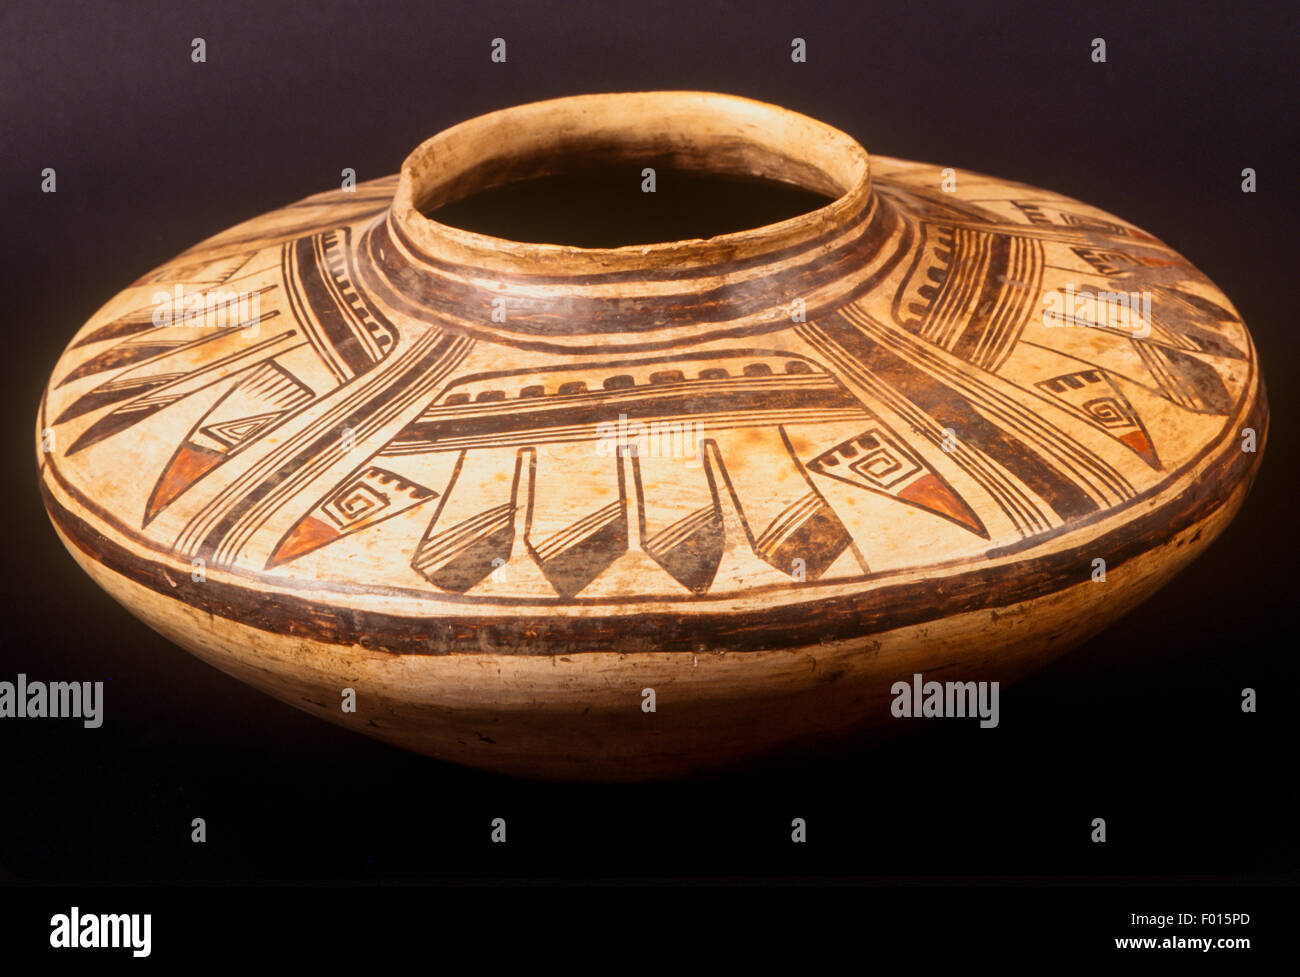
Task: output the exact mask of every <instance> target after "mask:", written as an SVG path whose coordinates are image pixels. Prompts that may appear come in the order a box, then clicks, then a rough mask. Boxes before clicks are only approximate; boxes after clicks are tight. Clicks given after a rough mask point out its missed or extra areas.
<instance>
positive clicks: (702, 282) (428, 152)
mask: <svg viewBox="0 0 1300 977" xmlns="http://www.w3.org/2000/svg"><path fill="white" fill-rule="evenodd" d="M648 159H654V160H668V161H670V162H671V164H672V165H673V166H675V167H680V168H683V169H689V170H695V171H703V172H708V173H714V174H726V175H735V176H743V177H748V178H759V179H764V180H774V181H780V182H784V183H787V184H793V185H796V186H799V187H801V188H803V189H807V190H811V191H815V192H817V193H821V194H823V195H825V196H826V197H828V198H831V199H830V202H828V203H827V204H826V205H825V206H823V207H819V208H817V209H815V210H812V211H809V212H807V213H804V214H800V215H798V216H796V217H793V218H790V219H788V220H784V221H780V222H779V223H775V224H768V225H766V226H762V227H756V228H753V229H748V230H743V231H738V232H735V233H729V234H721V235H718V236H716V237H711V238H705V239H693V240H685V241H671V242H665V243H656V244H644V245H630V246H625V247H618V248H579V247H571V246H567V245H559V244H539V243H529V242H521V241H511V240H507V239H504V238H497V237H491V236H488V235H485V234H480V233H476V232H474V231H468V230H464V229H462V228H458V227H453V226H450V225H448V224H443V223H440V222H438V221H437V220H434V219H433V218H431V217H429V216H427V215H428V214H429V213H432V212H435V211H436V210H437V208H438V207H440V206H442V205H444V204H447V203H450V202H452V201H455V200H459V199H462V198H464V197H467V196H469V195H471V194H473V193H476V192H478V191H481V190H485V189H488V188H491V187H495V186H500V185H502V184H505V183H510V182H514V181H518V180H525V179H530V178H535V177H538V176H545V175H550V174H553V173H556V172H560V171H563V170H564V169H565V168H566V167H573V168H578V167H580V166H590V165H593V164H605V163H618V162H636V161H642V160H648ZM882 207H883V204H882V202H881V201H880V200H879V199H878V198H877V197H876V196H875V195H874V194H873V193H872V190H871V181H870V173H869V160H868V157H867V153H866V151H865V150H864V149H863V148H862V147H861V146H860V145H859V144H858V143H857V142H856V141H855V140H853V139H852V138H851V137H849V136H848V135H846V134H845V133H843V132H840V131H839V130H837V129H834V128H832V127H831V126H828V125H825V124H824V123H821V122H817V121H816V120H814V119H810V118H808V117H807V116H803V115H800V114H798V113H795V112H790V111H787V110H785V109H781V108H778V107H776V106H772V105H767V104H764V103H761V102H754V101H751V100H749V99H743V98H737V97H734V96H725V95H714V94H708V93H701V92H636V93H624V94H609V95H581V96H574V97H569V98H560V99H554V100H551V101H546V102H536V103H532V104H528V105H522V106H518V107H515V108H510V109H505V110H503V111H499V112H493V113H490V114H488V115H484V116H480V117H478V118H475V119H471V120H469V121H467V122H464V123H461V124H460V125H457V126H454V127H452V128H450V129H447V130H445V131H444V132H442V133H439V134H438V135H436V136H434V137H432V138H431V139H428V140H426V141H425V142H423V143H421V144H420V145H419V146H418V147H417V148H416V149H415V151H414V152H412V153H411V154H410V156H408V157H407V159H406V161H405V162H404V164H403V166H402V171H401V175H400V177H399V182H398V187H397V192H396V194H395V195H394V198H393V202H392V205H391V207H390V208H389V210H388V212H387V213H386V214H385V215H384V216H383V217H382V218H381V219H380V220H379V221H378V222H376V224H375V225H374V226H373V227H372V228H371V229H370V232H369V233H368V235H367V238H368V240H367V241H366V242H365V244H364V245H363V250H367V249H368V255H363V259H365V258H367V257H368V259H369V264H371V266H372V268H371V271H372V273H373V274H375V275H377V276H378V277H379V278H380V279H382V282H383V284H384V285H386V286H387V288H385V289H384V290H385V291H389V290H391V291H392V292H393V293H395V294H396V296H397V297H398V298H399V299H400V300H401V301H402V302H404V303H407V304H409V305H410V306H412V307H413V308H410V309H408V310H407V311H410V312H412V313H413V314H415V310H417V309H418V310H422V311H423V312H424V313H425V314H427V315H432V316H436V317H450V318H452V319H455V320H458V321H460V322H461V324H462V325H465V326H467V327H469V328H474V327H476V326H477V327H482V328H485V329H486V330H487V331H489V332H498V333H503V334H511V335H525V336H532V337H535V338H537V339H538V341H539V342H550V343H554V344H558V345H562V346H571V345H573V344H575V343H577V342H580V341H584V340H583V339H582V338H581V337H586V338H588V339H589V337H591V336H603V337H606V345H608V344H610V343H611V342H612V343H613V344H615V345H623V344H627V343H635V342H636V341H637V337H639V336H640V337H643V336H644V335H645V334H647V333H650V332H653V333H655V334H656V338H657V339H658V340H662V339H664V338H666V336H668V335H671V334H675V333H678V332H681V333H682V334H683V335H691V334H693V335H694V337H695V338H697V339H698V338H699V336H700V335H701V334H702V332H703V333H707V332H708V331H709V329H710V328H714V329H715V330H716V329H720V328H735V327H741V326H757V325H762V324H764V323H768V324H773V325H775V324H784V323H788V322H789V321H790V318H791V311H790V310H791V307H792V305H794V304H795V303H796V302H803V303H804V306H805V307H807V306H808V305H810V304H815V303H817V302H819V301H821V300H823V299H824V298H826V297H827V296H828V295H829V294H830V293H832V292H834V291H835V286H836V283H837V282H840V281H842V280H844V279H845V276H846V273H850V277H851V271H852V270H853V269H855V268H859V267H862V266H863V264H864V263H869V262H870V260H871V257H872V255H873V254H874V253H876V252H877V251H878V250H879V248H880V246H881V245H882V243H883V240H884V238H886V237H888V229H887V228H886V227H885V226H884V225H885V223H887V222H885V221H882V219H881V218H882V215H881V210H882Z"/></svg>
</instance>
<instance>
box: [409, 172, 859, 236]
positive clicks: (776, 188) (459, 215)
mask: <svg viewBox="0 0 1300 977" xmlns="http://www.w3.org/2000/svg"><path fill="white" fill-rule="evenodd" d="M521 162H523V164H524V165H523V166H522V167H521V171H522V172H536V171H538V170H540V171H541V175H533V176H519V175H515V174H510V175H507V176H506V177H505V179H504V180H503V182H500V183H497V184H495V185H493V186H487V187H479V188H477V189H474V190H472V191H470V192H469V193H468V194H467V195H466V196H463V197H461V198H459V199H456V200H451V201H448V202H446V203H443V204H436V203H435V204H425V205H424V206H422V207H421V208H420V212H421V213H422V214H423V215H424V216H425V217H428V218H430V219H431V220H433V221H436V222H437V223H440V224H446V225H448V226H450V227H456V228H459V229H461V230H464V231H472V232H474V233H477V234H484V235H489V236H491V237H496V238H503V239H506V240H510V241H521V242H527V243H533V244H558V245H568V246H571V247H577V248H589V249H590V248H622V247H630V246H633V245H641V244H662V243H664V242H669V241H683V240H688V239H692V238H713V237H718V236H720V235H724V234H735V233H737V232H741V231H747V230H752V229H754V228H758V227H762V226H764V225H767V224H776V223H779V222H781V221H786V220H790V219H791V218H794V217H799V216H800V215H802V214H807V213H810V212H812V211H814V210H818V209H820V208H821V207H825V206H826V205H827V204H829V203H831V201H832V200H834V199H835V198H834V197H832V196H828V195H827V194H825V193H820V192H818V191H815V190H808V189H805V188H804V187H801V186H798V185H796V184H793V183H786V182H783V181H779V180H773V179H768V178H765V177H761V176H752V175H750V174H747V173H746V174H735V173H728V172H717V171H716V170H713V169H688V168H685V167H683V166H681V165H680V164H679V163H678V162H677V161H676V160H674V159H673V158H671V157H655V158H645V157H643V158H641V159H639V160H630V161H629V160H625V159H619V158H618V157H617V154H611V157H610V158H608V159H605V158H602V157H601V156H600V155H598V154H596V153H588V154H585V155H583V156H581V157H575V156H568V157H564V158H560V159H544V160H524V161H521Z"/></svg>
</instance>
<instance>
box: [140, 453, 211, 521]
mask: <svg viewBox="0 0 1300 977" xmlns="http://www.w3.org/2000/svg"><path fill="white" fill-rule="evenodd" d="M225 457H226V456H225V455H224V454H222V453H221V452H220V451H213V450H212V449H210V448H203V447H200V446H199V445H196V444H191V443H189V442H188V441H186V442H184V443H182V444H181V446H180V447H179V448H177V449H176V454H174V455H172V460H171V461H169V462H168V463H167V468H166V470H165V471H164V472H163V473H162V476H161V477H160V478H159V479H158V481H157V483H156V484H155V485H154V487H153V494H152V495H150V496H149V503H148V505H146V506H145V510H144V525H146V526H147V525H149V523H150V522H152V521H153V518H154V516H156V515H158V513H160V512H162V510H163V509H165V508H167V506H169V505H170V504H171V503H172V502H173V501H175V499H177V498H178V497H179V496H180V495H181V493H182V492H184V491H185V490H186V489H187V488H189V487H190V486H191V485H193V484H194V483H195V482H197V481H198V480H199V479H200V478H202V477H203V476H204V475H206V474H207V473H208V472H210V471H212V469H214V468H216V467H217V465H219V464H221V460H222V459H223V458H225Z"/></svg>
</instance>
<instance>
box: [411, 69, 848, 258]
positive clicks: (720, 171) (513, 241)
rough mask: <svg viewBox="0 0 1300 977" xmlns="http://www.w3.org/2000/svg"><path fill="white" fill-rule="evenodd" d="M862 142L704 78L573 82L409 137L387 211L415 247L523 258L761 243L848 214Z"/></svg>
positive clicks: (681, 251) (762, 246)
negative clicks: (612, 90) (603, 90)
mask: <svg viewBox="0 0 1300 977" xmlns="http://www.w3.org/2000/svg"><path fill="white" fill-rule="evenodd" d="M869 194H870V183H869V165H868V158H867V154H866V152H865V150H863V149H862V147H861V146H860V145H858V143H857V142H856V141H855V140H853V139H852V138H851V137H849V136H847V135H846V134H844V133H843V132H840V131H839V130H838V129H835V128H833V127H831V126H828V125H826V124H824V123H821V122H818V121H816V120H815V119H811V118H808V117H807V116H803V115H800V114H798V113H796V112H791V111H788V110H785V109H781V108H779V107H777V106H773V105H767V104H764V103H762V102H754V101H751V100H749V99H744V98H738V97H734V96H726V95H715V94H709V93H702V92H636V93H625V94H612V95H582V96H574V97H570V98H561V99H555V100H552V101H547V102H536V103H532V104H529V105H522V106H518V107H516V108H511V109H505V110H503V111H500V112H493V113H491V114H489V115H484V116H480V117H478V118H475V119H471V120H469V121H468V122H464V123H461V124H460V125H457V126H454V127H452V128H451V129H448V130H446V131H444V132H442V133H440V134H439V135H437V136H434V137H433V138H432V139H429V140H427V141H426V142H425V143H423V144H421V145H420V146H419V147H418V148H417V149H416V150H415V151H414V152H413V153H412V154H411V155H410V157H408V159H407V160H406V162H405V164H404V165H403V168H402V174H401V179H400V182H399V187H398V192H397V195H396V197H395V199H394V205H393V212H394V217H395V218H396V219H397V220H398V222H399V223H400V224H401V226H402V228H403V229H404V230H405V231H406V232H407V233H408V234H409V235H410V237H411V238H412V239H414V240H415V242H416V243H417V244H418V245H420V246H421V248H422V249H424V250H427V251H431V252H434V253H436V254H438V255H439V256H442V257H449V258H456V257H460V258H464V257H471V256H473V255H475V254H481V255H489V254H491V253H493V252H494V251H495V252H497V253H498V254H500V253H501V252H503V251H504V252H507V253H509V254H510V255H511V256H512V257H513V258H515V259H517V260H520V261H524V262H527V261H530V260H536V261H543V262H544V261H546V260H547V259H553V258H556V257H558V256H560V255H561V254H563V255H567V256H570V257H572V256H574V255H581V254H585V255H587V256H589V257H595V258H601V257H602V255H603V256H604V257H605V258H607V259H609V260H613V261H615V262H616V263H617V260H618V258H619V256H620V253H621V252H628V251H634V252H635V253H636V254H638V255H640V256H642V257H643V258H645V257H647V256H648V257H651V258H653V257H654V256H655V255H667V254H668V253H669V252H673V253H675V254H676V255H677V256H678V257H679V258H681V257H685V258H687V260H689V255H688V254H685V252H689V251H692V250H697V249H698V246H699V245H700V244H701V243H706V244H709V243H711V244H715V245H717V246H720V247H725V248H730V249H737V248H740V249H746V248H753V249H755V250H758V251H762V250H767V249H768V247H770V246H779V245H781V244H783V243H795V242H796V241H797V239H798V238H800V237H807V236H811V235H813V234H818V233H824V232H825V231H826V230H827V229H828V228H831V227H834V225H835V224H836V223H840V222H846V221H848V220H851V219H852V218H853V217H854V216H856V214H857V213H858V212H860V211H861V210H862V209H863V207H864V206H865V203H866V201H867V199H868V197H869Z"/></svg>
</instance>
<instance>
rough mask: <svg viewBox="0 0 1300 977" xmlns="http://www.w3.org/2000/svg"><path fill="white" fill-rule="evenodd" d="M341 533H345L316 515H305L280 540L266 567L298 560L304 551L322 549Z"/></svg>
mask: <svg viewBox="0 0 1300 977" xmlns="http://www.w3.org/2000/svg"><path fill="white" fill-rule="evenodd" d="M341 535H343V534H342V533H340V532H339V531H338V530H337V529H335V528H334V527H333V526H331V525H329V524H328V523H324V522H321V520H319V519H317V518H316V517H315V516H303V518H302V520H301V521H300V522H299V523H298V525H296V526H294V527H293V529H291V530H289V532H288V534H287V535H286V536H285V537H284V539H282V540H280V545H279V546H277V547H276V548H275V552H274V553H272V554H271V558H270V559H269V560H267V561H266V568H267V569H268V570H269V569H270V568H271V567H274V566H278V565H279V564H281V563H287V562H289V561H290V560H296V559H297V558H298V557H300V556H302V555H303V554H304V553H310V552H311V551H312V550H315V549H320V547H322V546H324V545H325V544H326V543H332V542H334V540H336V539H338V538H339V537H340V536H341Z"/></svg>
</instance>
